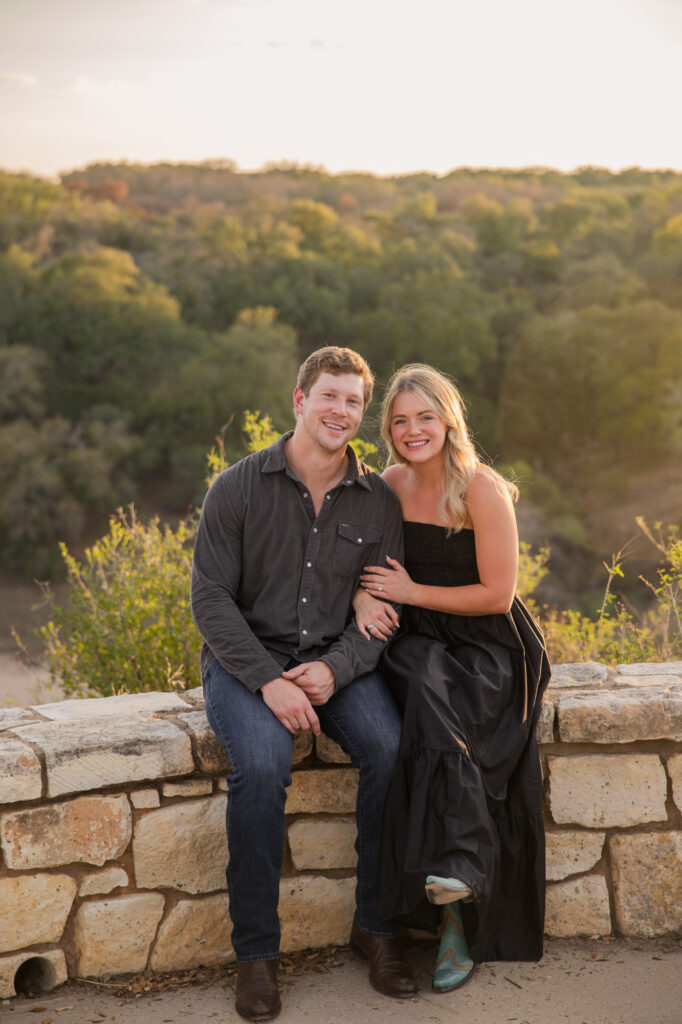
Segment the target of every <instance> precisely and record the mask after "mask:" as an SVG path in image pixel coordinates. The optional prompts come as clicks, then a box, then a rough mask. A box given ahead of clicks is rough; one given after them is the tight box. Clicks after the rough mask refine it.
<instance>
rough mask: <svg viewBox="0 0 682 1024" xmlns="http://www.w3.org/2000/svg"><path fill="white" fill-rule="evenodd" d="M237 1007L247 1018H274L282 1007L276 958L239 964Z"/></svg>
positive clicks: (241, 1014)
mask: <svg viewBox="0 0 682 1024" xmlns="http://www.w3.org/2000/svg"><path fill="white" fill-rule="evenodd" d="M235 1009H236V1010H237V1013H238V1014H239V1015H240V1016H241V1017H244V1018H245V1019H246V1020H257V1021H260V1020H274V1018H275V1017H276V1016H277V1014H278V1013H279V1011H280V1010H281V1009H282V1003H281V1000H280V998H279V988H278V987H277V961H276V960H254V961H253V962H252V963H248V964H237V999H236V1002H235Z"/></svg>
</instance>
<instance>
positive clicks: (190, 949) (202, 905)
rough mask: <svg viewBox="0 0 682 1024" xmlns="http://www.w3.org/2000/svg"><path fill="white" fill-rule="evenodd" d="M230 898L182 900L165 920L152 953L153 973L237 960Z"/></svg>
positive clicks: (216, 897) (211, 965)
mask: <svg viewBox="0 0 682 1024" xmlns="http://www.w3.org/2000/svg"><path fill="white" fill-rule="evenodd" d="M230 930H231V923H230V918H229V904H228V899H227V895H219V896H205V897H204V898H203V899H199V900H180V902H179V903H177V904H176V906H174V907H173V909H172V910H171V912H170V913H169V915H168V917H167V918H166V919H165V920H164V921H162V923H161V927H160V928H159V934H158V937H157V939H156V943H155V945H154V949H153V951H152V955H151V960H150V966H151V969H152V970H153V971H186V970H189V968H191V967H199V966H207V967H214V966H217V965H218V964H224V963H226V962H227V961H229V960H234V950H233V949H232V945H231V943H230Z"/></svg>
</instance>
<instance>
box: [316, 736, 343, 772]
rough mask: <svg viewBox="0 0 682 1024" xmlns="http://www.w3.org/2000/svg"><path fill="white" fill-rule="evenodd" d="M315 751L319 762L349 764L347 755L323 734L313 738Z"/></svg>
mask: <svg viewBox="0 0 682 1024" xmlns="http://www.w3.org/2000/svg"><path fill="white" fill-rule="evenodd" d="M315 751H316V753H317V756H318V757H319V759H320V761H328V762H329V763H331V764H350V757H349V756H348V754H346V753H345V752H344V750H343V749H342V747H340V746H339V745H338V743H334V740H330V739H329V736H327V735H326V734H325V733H323V732H321V733H320V735H319V736H317V737H316V738H315Z"/></svg>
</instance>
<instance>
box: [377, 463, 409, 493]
mask: <svg viewBox="0 0 682 1024" xmlns="http://www.w3.org/2000/svg"><path fill="white" fill-rule="evenodd" d="M381 476H382V477H383V479H384V480H385V481H386V483H387V484H388V486H389V487H391V488H392V489H393V490H394V491H396V492H397V491H399V490H400V487H401V486H402V485H403V484H404V482H405V467H404V466H401V465H399V464H398V463H394V465H392V466H387V467H386V469H385V470H384V471H383V473H382V474H381Z"/></svg>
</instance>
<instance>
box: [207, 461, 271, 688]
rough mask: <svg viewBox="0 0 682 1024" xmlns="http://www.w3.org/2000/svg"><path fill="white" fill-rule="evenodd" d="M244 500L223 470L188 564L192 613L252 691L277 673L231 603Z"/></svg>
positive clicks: (238, 564)
mask: <svg viewBox="0 0 682 1024" xmlns="http://www.w3.org/2000/svg"><path fill="white" fill-rule="evenodd" d="M243 518H244V501H243V496H242V494H241V493H240V491H239V489H238V488H237V487H235V486H233V484H232V482H231V480H230V478H229V477H228V476H227V475H226V474H222V475H221V476H219V477H218V478H217V479H216V480H215V481H214V482H213V484H212V485H211V487H210V488H209V491H208V493H207V495H206V498H205V500H204V505H203V508H202V510H201V518H200V521H199V527H198V531H197V538H196V543H195V547H194V562H193V565H192V588H191V599H192V614H193V616H194V621H195V623H196V626H197V629H198V630H199V632H200V633H201V635H202V637H203V638H204V640H205V642H206V644H207V645H208V647H209V648H210V650H211V652H212V653H213V655H214V657H215V658H217V660H218V661H219V662H220V664H221V665H222V666H223V667H224V668H225V669H227V671H228V672H231V673H232V675H234V676H236V677H237V678H238V679H239V680H241V682H242V683H243V684H244V685H245V686H246V687H247V688H248V689H249V690H251V691H252V692H254V693H255V692H256V690H259V689H260V687H261V686H263V685H264V684H265V683H268V682H270V680H272V679H276V678H277V677H278V676H279V675H281V672H282V669H281V666H280V665H279V664H278V663H277V661H275V659H274V658H273V657H272V655H271V654H269V652H268V651H267V650H266V649H265V647H264V646H263V644H262V643H261V642H260V640H259V639H258V637H257V636H256V635H255V634H254V633H253V631H252V630H251V628H250V627H249V625H248V623H247V622H246V620H245V619H244V616H243V615H242V613H241V611H240V609H239V608H238V606H237V603H236V596H237V593H238V589H239V583H240V579H241V574H242V545H243Z"/></svg>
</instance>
